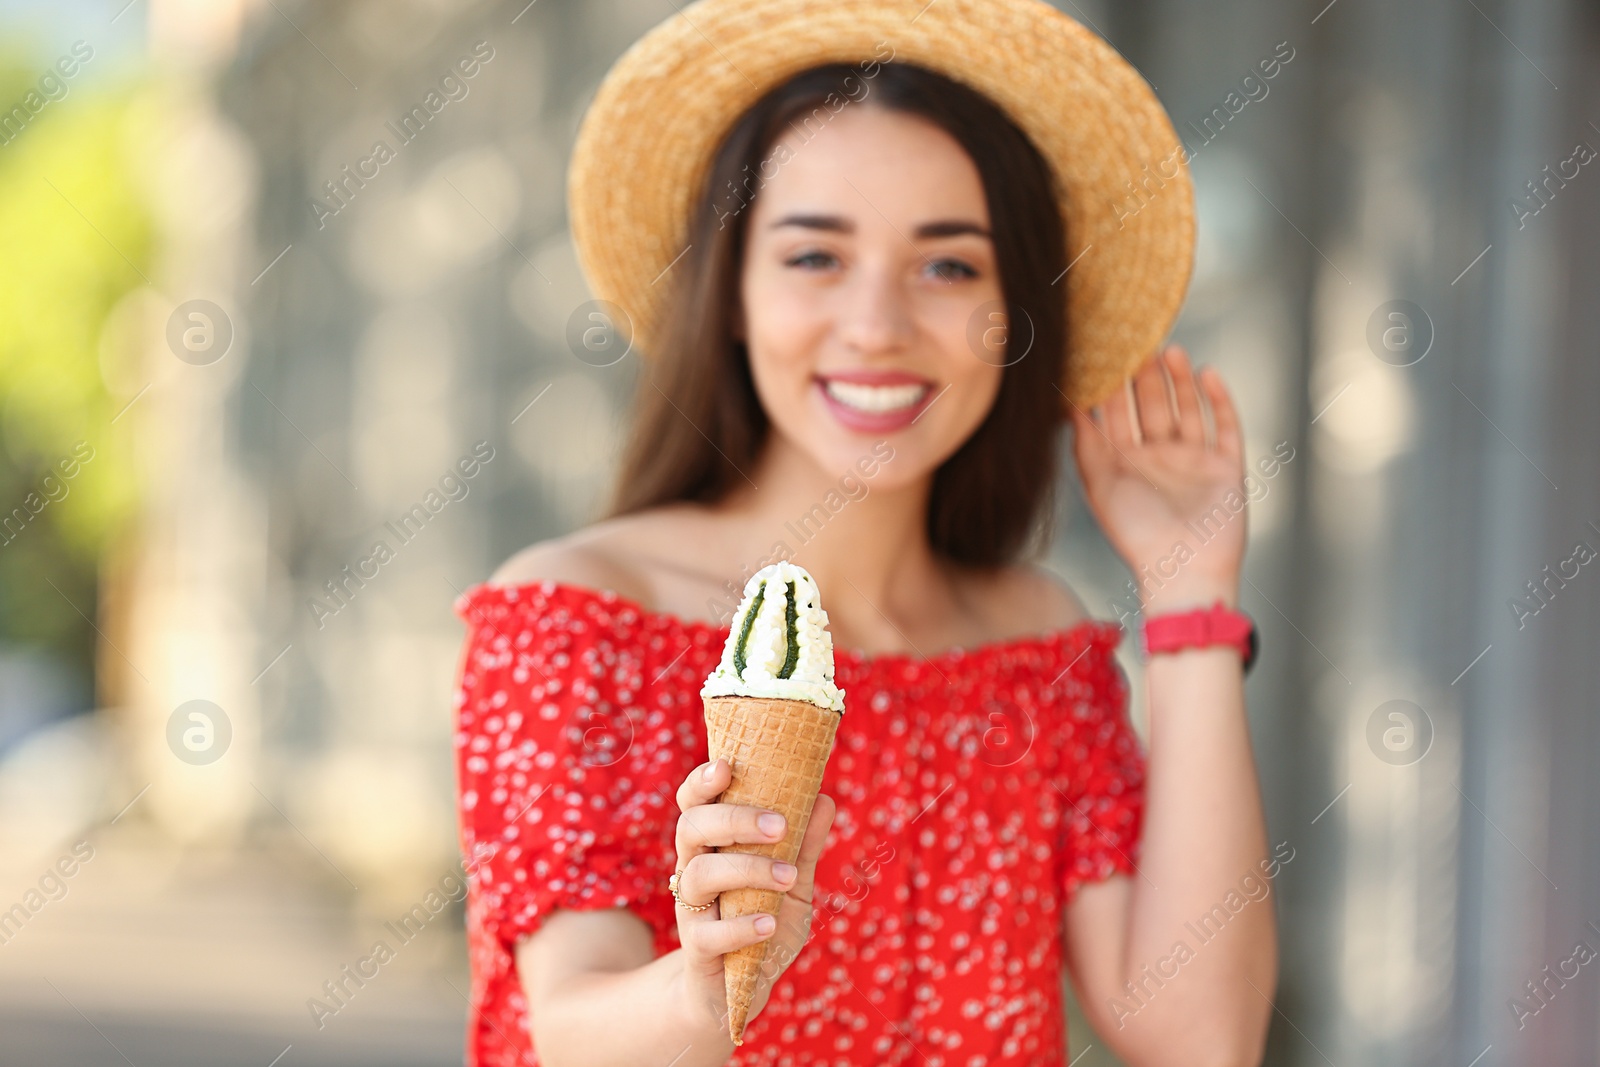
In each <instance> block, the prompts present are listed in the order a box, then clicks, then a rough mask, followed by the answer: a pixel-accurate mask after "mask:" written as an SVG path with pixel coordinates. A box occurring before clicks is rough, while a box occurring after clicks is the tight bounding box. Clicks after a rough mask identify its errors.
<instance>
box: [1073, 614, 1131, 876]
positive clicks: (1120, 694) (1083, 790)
mask: <svg viewBox="0 0 1600 1067" xmlns="http://www.w3.org/2000/svg"><path fill="white" fill-rule="evenodd" d="M1120 636H1121V631H1120V629H1119V628H1118V627H1117V626H1116V624H1115V623H1108V624H1097V625H1096V626H1095V627H1094V628H1093V629H1091V630H1090V631H1089V638H1088V641H1089V645H1088V647H1087V648H1086V649H1083V650H1081V651H1082V658H1081V659H1080V660H1078V661H1077V662H1076V663H1075V664H1074V665H1073V668H1072V669H1071V670H1070V671H1068V672H1067V674H1066V675H1065V676H1064V677H1063V679H1062V683H1063V685H1064V687H1065V689H1064V695H1065V698H1066V715H1065V716H1064V717H1063V719H1062V720H1061V721H1062V724H1063V727H1064V729H1063V734H1062V735H1061V736H1060V738H1059V739H1058V743H1057V752H1058V753H1059V756H1060V761H1061V762H1060V764H1059V767H1058V778H1057V790H1058V793H1059V795H1060V796H1061V797H1062V799H1063V801H1064V806H1063V809H1062V819H1061V827H1062V835H1063V843H1062V856H1063V872H1062V890H1063V892H1064V897H1063V899H1064V900H1071V899H1072V895H1073V893H1074V892H1075V891H1076V890H1077V888H1078V886H1080V885H1082V884H1083V883H1084V882H1094V881H1100V880H1101V879H1104V878H1107V877H1109V876H1111V875H1112V874H1117V873H1121V874H1130V875H1131V874H1135V873H1137V864H1138V861H1139V836H1140V830H1141V828H1142V823H1143V818H1144V786H1145V753H1144V750H1143V748H1142V747H1141V745H1140V742H1139V737H1138V734H1137V733H1136V732H1135V731H1134V728H1133V724H1132V722H1131V721H1130V720H1129V718H1128V679H1127V675H1126V674H1125V673H1124V672H1123V670H1122V665H1121V664H1120V663H1118V662H1117V658H1116V655H1115V649H1116V645H1117V642H1118V640H1119V639H1120Z"/></svg>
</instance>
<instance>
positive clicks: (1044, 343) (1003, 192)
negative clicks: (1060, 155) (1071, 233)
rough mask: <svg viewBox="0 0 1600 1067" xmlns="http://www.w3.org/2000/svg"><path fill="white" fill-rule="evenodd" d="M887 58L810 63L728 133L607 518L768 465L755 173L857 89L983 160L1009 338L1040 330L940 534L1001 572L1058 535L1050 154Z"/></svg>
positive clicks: (1009, 376)
mask: <svg viewBox="0 0 1600 1067" xmlns="http://www.w3.org/2000/svg"><path fill="white" fill-rule="evenodd" d="M874 66H876V68H877V69H876V73H875V74H872V75H870V76H869V75H867V74H866V73H865V72H864V70H862V69H858V68H856V67H852V66H848V65H844V64H829V65H827V66H821V67H815V68H812V69H810V70H807V71H802V72H801V73H799V74H797V75H795V76H794V77H793V78H791V79H789V80H788V81H787V82H785V83H784V84H782V85H780V86H778V87H777V88H775V89H773V90H771V91H769V92H768V93H767V94H766V95H765V96H763V97H762V98H761V99H760V100H759V101H757V102H756V103H755V104H754V105H752V107H751V108H750V110H749V111H747V112H745V114H744V115H743V116H742V117H741V118H740V120H739V121H738V122H737V123H736V124H735V125H734V127H733V128H732V129H731V130H730V131H729V133H728V135H727V136H726V137H725V138H724V140H723V142H722V144H721V146H720V147H719V149H718V151H717V153H716V156H715V158H714V160H713V163H712V166H711V168H710V171H709V177H708V180H707V184H706V187H705V188H704V189H703V190H702V192H701V196H700V199H699V203H698V206H697V207H696V210H695V214H694V217H693V219H692V221H691V224H690V235H689V238H688V240H689V245H690V247H689V250H688V251H687V252H686V253H685V255H684V256H683V259H682V260H681V261H679V263H678V265H677V266H676V267H674V268H673V270H672V277H673V278H674V281H675V285H674V290H673V298H672V300H671V301H670V302H669V306H668V310H667V313H666V315H665V316H664V320H663V324H662V329H661V330H660V337H661V340H660V342H659V344H658V346H657V351H655V352H653V353H651V355H652V356H653V357H654V360H653V362H652V361H649V360H647V361H646V366H645V368H644V373H643V374H642V375H641V378H642V380H641V382H640V387H639V394H638V398H637V401H636V407H635V413H634V418H633V420H632V432H631V434H630V437H629V439H628V442H627V445H626V447H625V451H624V453H623V457H622V465H621V470H620V473H619V477H618V481H617V484H616V487H615V492H614V495H613V498H612V504H611V508H610V510H609V512H608V514H609V515H610V516H617V515H625V514H629V513H631V512H636V511H641V510H644V509H646V508H650V507H656V506H660V505H663V504H667V503H672V502H678V501H695V502H700V503H714V502H716V501H717V500H720V499H721V498H722V497H723V496H724V495H725V494H726V493H727V492H728V491H729V490H730V489H732V488H733V487H734V486H735V485H736V484H738V483H739V482H741V481H743V480H744V479H743V478H742V476H741V474H740V472H741V471H747V470H749V469H750V467H751V466H752V465H753V464H754V463H755V460H756V458H757V456H758V455H759V453H760V451H761V448H762V446H763V445H764V444H765V442H766V439H767V434H768V432H769V428H770V423H769V421H768V419H767V415H766V412H765V411H763V410H762V407H761V403H760V400H759V399H758V398H757V395H756V390H755V385H754V382H753V381H752V379H751V374H750V362H749V354H748V352H747V351H746V348H745V345H744V344H743V343H742V342H739V341H736V340H735V339H734V337H733V321H734V315H735V313H736V311H737V308H738V303H737V301H738V292H739V289H738V286H739V274H740V267H741V264H742V262H743V256H744V246H745V223H746V218H747V212H748V203H747V202H746V201H745V199H744V197H745V196H746V195H754V194H753V191H751V190H750V186H751V181H752V177H753V176H755V175H759V174H760V173H762V167H763V160H764V157H766V156H767V154H768V153H769V151H770V150H771V148H772V146H773V145H774V143H775V142H776V141H777V139H778V138H779V136H781V135H782V134H783V133H785V132H786V131H789V130H792V129H795V127H794V125H793V124H794V123H795V121H796V120H797V119H801V118H802V116H804V119H803V121H806V122H810V121H811V120H812V119H813V118H816V117H821V119H822V120H823V121H826V119H827V118H828V117H829V115H830V114H831V113H835V112H837V110H839V109H840V103H839V102H840V101H841V100H843V99H844V98H846V97H848V98H849V99H850V100H852V101H853V100H856V99H857V98H858V97H859V98H860V100H862V101H870V102H873V103H876V104H878V105H879V106H882V107H886V108H889V109H890V110H893V111H899V112H904V113H908V114H913V115H917V116H920V117H922V118H925V119H927V120H929V121H930V122H933V123H934V124H935V125H937V126H939V127H940V128H941V129H943V130H944V131H945V132H947V133H949V134H950V136H951V137H953V138H954V139H955V140H956V142H957V143H958V144H960V145H961V147H962V148H963V149H964V150H965V151H966V153H967V155H968V156H970V157H971V159H972V161H973V164H974V165H975V166H976V167H977V170H978V175H979V177H980V178H981V179H982V182H983V187H984V195H985V199H986V201H987V204H988V208H989V219H990V229H991V232H992V233H993V241H994V248H995V256H996V260H997V263H998V265H999V272H1000V287H1001V291H1002V293H1003V294H1004V298H1005V304H1006V310H1007V315H1008V322H1009V323H1010V325H1011V329H1010V331H1009V333H1010V335H1011V337H1012V338H1014V339H1020V340H1024V341H1026V340H1028V336H1029V333H1030V331H1028V330H1027V328H1026V325H1025V324H1031V327H1032V329H1031V345H1030V346H1029V347H1028V349H1026V350H1025V355H1017V354H1013V353H1010V352H1008V353H1007V354H1006V357H1005V358H1006V362H1007V366H1006V367H1005V368H1004V370H1002V372H1001V381H1000V389H999V392H998V394H997V395H996V397H995V400H994V403H993V405H992V406H991V408H990V410H989V413H988V416H987V417H986V418H985V419H984V421H983V422H982V423H981V424H980V425H979V426H978V428H977V429H976V430H975V431H973V433H972V435H971V436H970V437H969V438H967V440H966V441H965V442H964V443H963V444H962V445H961V447H960V448H959V449H957V450H956V452H955V453H954V454H952V455H951V456H950V458H948V459H947V460H945V461H944V463H942V464H941V465H940V466H939V469H938V470H937V471H936V472H935V473H934V479H933V488H932V493H931V498H930V500H929V504H928V519H927V530H928V539H929V542H930V543H931V545H932V548H933V550H934V552H936V553H938V554H939V555H941V556H943V557H945V558H947V559H949V560H951V561H954V562H956V563H962V564H968V565H973V566H979V567H994V566H999V565H1001V564H1004V563H1008V562H1011V561H1013V560H1015V559H1016V558H1017V557H1018V556H1019V555H1021V554H1022V553H1023V552H1024V551H1027V550H1031V549H1032V548H1034V547H1036V546H1037V545H1038V544H1042V543H1043V542H1044V539H1046V538H1047V537H1048V536H1049V531H1050V527H1051V520H1052V518H1053V502H1054V487H1055V481H1056V475H1057V470H1058V453H1057V434H1058V431H1059V429H1060V426H1061V397H1060V394H1059V393H1058V392H1057V389H1056V383H1057V382H1059V381H1061V371H1062V361H1063V359H1064V358H1065V355H1064V353H1065V348H1066V315H1065V308H1064V306H1063V303H1062V301H1063V296H1062V291H1061V289H1060V288H1058V287H1057V286H1056V284H1055V283H1056V281H1058V280H1059V279H1060V276H1061V275H1062V274H1063V273H1064V272H1065V269H1066V256H1065V240H1064V236H1063V233H1062V222H1061V215H1060V210H1059V208H1058V207H1057V201H1056V198H1055V185H1054V179H1053V177H1052V174H1051V171H1050V167H1049V164H1048V163H1046V161H1045V159H1044V157H1043V156H1041V155H1040V154H1039V151H1038V150H1037V149H1036V148H1035V147H1034V145H1033V143H1032V142H1031V141H1029V140H1028V138H1027V136H1026V135H1025V134H1024V133H1023V132H1022V131H1021V130H1020V129H1018V128H1017V127H1016V125H1015V124H1013V123H1012V122H1011V120H1010V119H1009V118H1007V117H1006V115H1005V114H1004V113H1003V112H1002V111H1001V110H1000V109H999V108H998V107H997V106H996V105H995V104H994V103H992V102H991V101H990V100H989V99H988V98H987V97H985V96H983V95H982V94H980V93H978V92H977V91H975V90H973V89H969V88H967V87H966V86H964V85H961V84H959V83H957V82H955V81H952V80H951V79H949V78H946V77H945V76H943V75H941V74H937V73H935V72H933V71H930V70H927V69H926V68H923V67H917V66H914V65H911V64H906V63H895V62H889V63H885V64H882V65H877V64H874ZM869 83H870V84H869ZM863 85H867V86H868V92H866V93H862V92H861V86H863ZM852 86H854V87H855V88H853V89H852V88H851V87H852ZM828 105H832V106H831V107H830V106H828ZM768 162H769V163H770V161H768ZM910 162H911V161H908V165H910ZM974 358H977V356H976V354H975V355H974Z"/></svg>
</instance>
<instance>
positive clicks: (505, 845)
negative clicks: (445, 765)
mask: <svg viewBox="0 0 1600 1067" xmlns="http://www.w3.org/2000/svg"><path fill="white" fill-rule="evenodd" d="M457 611H458V613H459V614H460V615H461V616H462V617H463V619H464V620H465V621H466V623H467V628H468V633H467V640H466V647H465V649H464V651H463V654H462V660H461V673H460V684H459V687H458V689H457V695H456V732H455V745H456V764H457V766H456V769H457V778H458V787H459V795H458V808H459V815H460V829H461V844H462V850H463V854H464V855H465V856H466V857H467V861H468V864H467V866H468V900H467V907H468V913H469V919H470V920H471V921H472V922H473V923H475V924H476V925H477V926H478V927H479V928H480V929H481V930H482V931H483V933H484V934H485V935H486V936H488V937H490V938H492V939H495V940H497V941H498V942H499V943H500V944H501V945H503V946H506V947H507V948H514V945H515V943H516V941H517V939H519V938H521V937H523V936H525V935H528V934H531V933H533V932H534V931H536V930H537V929H538V928H539V926H540V924H541V923H542V922H543V921H544V919H545V917H546V916H547V915H549V914H550V912H551V911H552V910H554V909H556V908H571V909H573V910H578V911H586V910H593V909H600V908H616V907H624V908H629V909H631V910H633V911H634V912H635V913H636V914H638V915H639V916H640V917H641V918H643V919H644V920H645V921H646V922H648V923H649V924H650V926H651V928H652V930H653V932H654V937H655V943H656V950H657V954H658V955H659V954H660V953H661V952H663V951H666V950H668V949H669V948H670V947H673V946H676V944H677V943H678V941H677V924H676V919H675V917H674V915H673V911H672V899H671V896H670V895H669V894H668V893H667V889H666V883H667V878H668V876H670V874H671V873H672V864H673V862H674V858H675V853H674V849H673V844H672V836H673V831H674V829H675V826H676V815H677V807H676V803H675V797H674V791H675V783H674V784H673V785H671V786H668V785H666V784H665V783H664V782H663V781H660V780H657V779H658V777H659V776H655V775H652V774H651V773H650V769H651V768H652V767H654V766H659V761H652V760H651V759H650V758H649V756H648V753H647V752H646V751H645V750H646V749H647V748H648V747H649V746H648V745H647V744H646V743H645V742H644V739H643V738H638V737H636V736H635V732H636V731H637V730H638V729H639V728H640V716H639V713H638V711H637V709H636V708H635V707H634V706H633V705H634V703H635V701H634V699H633V697H634V696H635V695H636V693H637V690H636V688H630V687H632V686H633V683H634V682H636V680H637V674H638V662H637V656H636V655H635V653H634V651H633V650H630V649H629V648H628V647H626V643H625V642H624V641H622V640H619V639H618V637H617V635H616V634H615V633H613V632H610V631H608V628H607V627H606V625H605V621H604V618H603V617H601V616H596V615H594V614H592V613H586V612H585V611H584V610H583V604H582V602H578V601H571V600H566V599H563V598H562V597H560V596H559V595H557V594H556V593H555V592H554V591H552V590H551V589H550V588H548V587H542V586H537V585H535V586H527V587H520V588H518V589H509V590H508V589H503V588H492V587H480V589H479V590H475V591H473V592H471V593H469V594H467V595H466V596H464V597H463V598H462V599H461V600H460V601H458V602H457Z"/></svg>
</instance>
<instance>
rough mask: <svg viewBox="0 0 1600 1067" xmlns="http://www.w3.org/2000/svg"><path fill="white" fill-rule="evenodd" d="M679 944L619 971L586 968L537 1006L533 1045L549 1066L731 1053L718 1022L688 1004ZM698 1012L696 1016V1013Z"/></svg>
mask: <svg viewBox="0 0 1600 1067" xmlns="http://www.w3.org/2000/svg"><path fill="white" fill-rule="evenodd" d="M682 952H683V950H682V949H675V950H673V951H672V952H669V953H667V954H666V955H664V956H659V957H657V958H656V959H655V960H652V961H651V962H650V963H647V964H645V965H643V966H641V967H636V968H633V969H631V970H624V971H591V972H589V973H587V974H583V975H580V976H577V977H575V978H573V979H570V980H568V981H567V982H565V983H563V988H562V989H561V990H560V991H559V992H552V993H550V994H549V995H548V996H547V997H546V998H545V1000H544V1002H543V1003H541V1004H540V1006H539V1010H538V1012H537V1013H535V1020H534V1049H535V1050H536V1051H537V1052H538V1054H539V1062H541V1063H544V1064H547V1065H549V1067H636V1065H637V1064H640V1063H658V1062H659V1063H669V1062H670V1063H671V1064H672V1065H673V1067H721V1065H722V1064H725V1063H727V1062H728V1059H729V1057H730V1056H732V1055H733V1050H734V1044H733V1039H732V1038H730V1037H729V1036H728V1028H727V1023H726V1021H725V1020H718V1019H714V1018H712V1017H711V1015H710V1013H709V1012H706V1011H704V1010H703V1009H699V1010H697V1009H696V1007H695V1006H693V1005H690V1004H688V1003H687V1001H686V998H685V997H684V995H683V990H682V987H681V985H680V984H679V980H680V978H681V976H682V974H683V961H682V960H681V959H680V956H681V955H682ZM702 1016H703V1018H702Z"/></svg>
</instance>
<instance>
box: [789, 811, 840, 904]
mask: <svg viewBox="0 0 1600 1067" xmlns="http://www.w3.org/2000/svg"><path fill="white" fill-rule="evenodd" d="M838 812H839V807H838V805H837V804H835V803H834V801H833V798H832V797H830V796H829V795H828V794H826V793H819V794H818V795H817V802H816V803H815V804H813V805H812V807H811V821H810V822H808V823H806V833H805V836H804V837H802V838H801V839H800V855H799V856H798V857H796V859H795V865H796V866H797V867H799V868H800V875H799V877H798V878H797V879H796V880H795V883H794V888H793V889H791V890H789V895H790V896H792V897H796V898H798V899H800V900H803V901H806V902H808V903H809V902H810V900H811V895H812V894H813V893H814V892H815V891H816V878H817V859H818V857H820V856H821V855H822V850H823V847H824V846H825V845H826V844H827V842H828V831H829V830H830V829H832V828H833V817H834V816H835V815H837V814H838Z"/></svg>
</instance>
